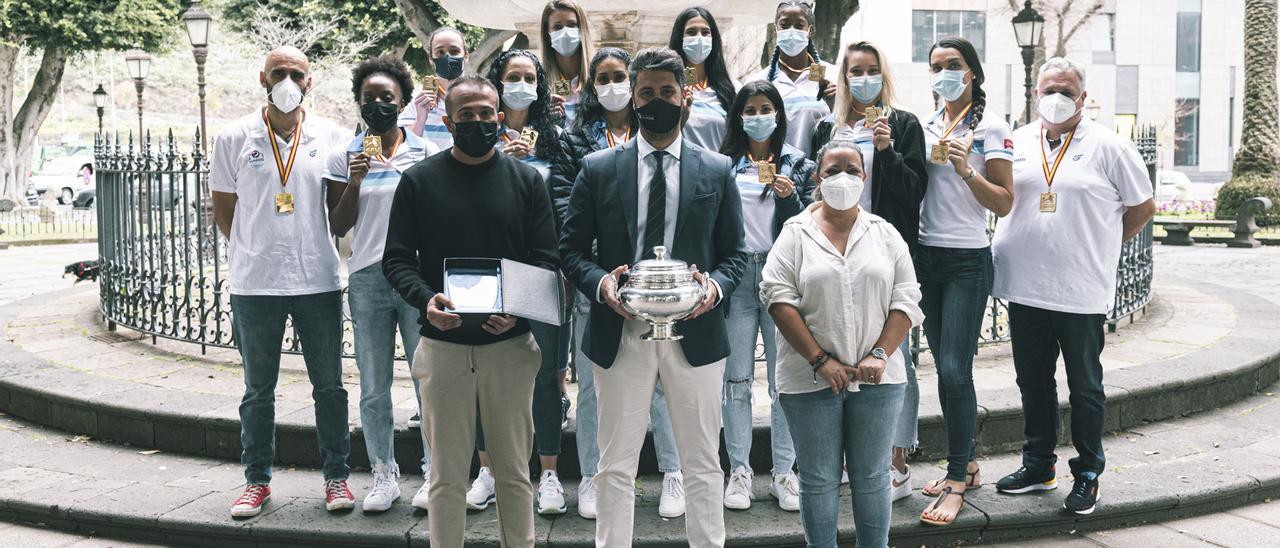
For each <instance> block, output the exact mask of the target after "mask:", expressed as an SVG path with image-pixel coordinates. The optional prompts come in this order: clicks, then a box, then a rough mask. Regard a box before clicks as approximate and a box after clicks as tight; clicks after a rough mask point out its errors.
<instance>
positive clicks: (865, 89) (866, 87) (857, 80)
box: [849, 74, 884, 105]
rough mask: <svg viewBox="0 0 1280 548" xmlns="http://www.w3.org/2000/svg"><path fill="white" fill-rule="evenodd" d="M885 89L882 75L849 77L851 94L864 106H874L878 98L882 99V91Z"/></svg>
mask: <svg viewBox="0 0 1280 548" xmlns="http://www.w3.org/2000/svg"><path fill="white" fill-rule="evenodd" d="M882 88H884V76H883V75H880V74H870V75H867V76H850V77H849V93H850V94H851V95H853V98H854V99H856V100H857V101H858V102H859V103H862V104H864V105H870V104H873V103H874V102H875V100H876V98H877V97H880V90H881V89H882Z"/></svg>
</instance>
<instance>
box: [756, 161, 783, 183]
mask: <svg viewBox="0 0 1280 548" xmlns="http://www.w3.org/2000/svg"><path fill="white" fill-rule="evenodd" d="M756 170H757V171H758V175H759V178H758V180H759V181H760V183H762V184H766V185H771V184H773V183H774V181H776V180H777V178H778V168H777V166H775V165H773V164H772V163H769V162H767V161H761V162H757V163H756Z"/></svg>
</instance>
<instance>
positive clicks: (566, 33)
mask: <svg viewBox="0 0 1280 548" xmlns="http://www.w3.org/2000/svg"><path fill="white" fill-rule="evenodd" d="M547 34H548V35H550V37H551V47H552V49H555V50H556V53H559V54H560V55H563V56H565V57H571V56H572V55H573V54H575V53H577V52H578V46H580V45H582V35H581V33H579V32H578V29H577V28H576V27H565V28H562V29H560V30H555V31H551V32H549V33H547Z"/></svg>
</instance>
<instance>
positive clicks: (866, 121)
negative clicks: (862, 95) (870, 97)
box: [862, 106, 884, 127]
mask: <svg viewBox="0 0 1280 548" xmlns="http://www.w3.org/2000/svg"><path fill="white" fill-rule="evenodd" d="M862 112H863V114H862V125H863V127H874V126H875V125H876V121H877V120H879V119H880V117H881V116H883V115H884V113H883V112H881V111H880V108H879V107H873V106H872V107H867V109H866V110H864V111H862Z"/></svg>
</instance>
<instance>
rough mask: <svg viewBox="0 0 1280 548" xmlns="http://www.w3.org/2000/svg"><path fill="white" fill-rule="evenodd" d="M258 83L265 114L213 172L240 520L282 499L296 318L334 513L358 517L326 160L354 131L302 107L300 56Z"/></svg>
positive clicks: (276, 61) (293, 54) (216, 144)
mask: <svg viewBox="0 0 1280 548" xmlns="http://www.w3.org/2000/svg"><path fill="white" fill-rule="evenodd" d="M258 80H259V82H260V83H261V84H262V87H263V88H264V91H265V92H266V99H267V104H266V106H264V107H262V108H259V109H255V110H254V112H253V113H251V114H249V115H247V116H245V117H243V118H240V119H239V120H236V121H235V122H233V123H231V124H230V125H228V126H227V127H226V128H224V129H223V130H222V132H221V133H219V134H218V137H217V138H216V139H214V141H213V155H212V159H211V160H210V165H209V190H210V191H212V194H213V213H214V217H215V219H216V221H217V223H218V230H220V231H221V232H222V235H223V236H225V237H226V238H227V241H228V249H227V255H228V262H229V264H230V269H231V279H230V285H229V286H228V288H227V290H228V291H229V292H230V294H231V322H232V328H233V329H234V333H235V339H236V346H237V347H238V348H239V349H240V358H241V360H242V361H243V362H244V397H243V398H242V399H241V400H240V444H241V446H242V447H243V452H242V453H241V457H240V460H241V462H243V463H244V468H245V469H244V477H245V483H246V486H245V489H244V493H243V494H242V495H241V496H240V498H239V499H237V500H236V501H235V502H234V503H233V504H232V506H231V515H232V516H233V517H237V518H247V517H251V516H256V515H258V514H259V513H260V512H262V507H263V505H264V504H266V502H267V500H268V499H269V498H270V496H271V488H270V487H269V484H270V483H271V463H272V462H273V461H274V460H275V388H276V380H277V377H279V374H280V350H281V347H282V345H283V344H284V336H285V323H286V321H288V320H292V324H293V333H292V334H291V337H290V338H291V339H293V341H294V344H296V345H298V346H301V348H302V356H303V359H304V361H305V362H306V365H307V376H308V377H309V378H310V379H311V386H312V390H311V397H312V399H313V400H314V401H315V417H316V437H317V438H318V441H319V445H320V454H321V456H322V457H323V459H324V479H325V485H324V494H325V508H326V509H328V510H329V511H337V510H344V509H350V508H352V507H354V505H355V499H354V498H353V497H352V495H351V490H350V489H348V488H347V481H346V480H347V475H348V474H349V471H350V470H349V468H348V467H347V454H348V453H349V452H350V446H351V436H350V433H349V431H348V429H347V391H346V390H345V389H344V388H343V387H342V376H341V372H342V361H341V360H342V355H341V347H342V291H341V286H340V285H339V280H338V252H337V250H336V249H335V248H334V245H333V240H332V239H330V237H329V221H328V215H327V210H326V209H325V187H324V182H323V181H322V180H321V176H322V173H323V171H324V161H325V158H327V157H328V156H329V153H330V151H332V150H335V149H338V148H340V147H344V146H345V145H346V143H347V141H348V140H349V138H350V136H351V132H350V131H344V130H343V129H341V128H339V127H338V126H337V125H336V124H334V123H333V122H330V121H328V120H325V119H323V118H320V117H318V116H314V115H308V114H307V112H306V110H305V109H304V108H303V107H302V99H303V97H305V96H306V93H307V91H308V90H309V89H310V88H311V72H310V67H309V66H308V63H307V57H306V55H304V54H303V53H302V52H301V51H299V50H298V49H296V48H292V47H284V48H279V49H276V50H274V51H272V52H270V53H268V54H267V61H266V64H265V66H264V67H263V69H262V72H261V73H260V74H259V75H258Z"/></svg>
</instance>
